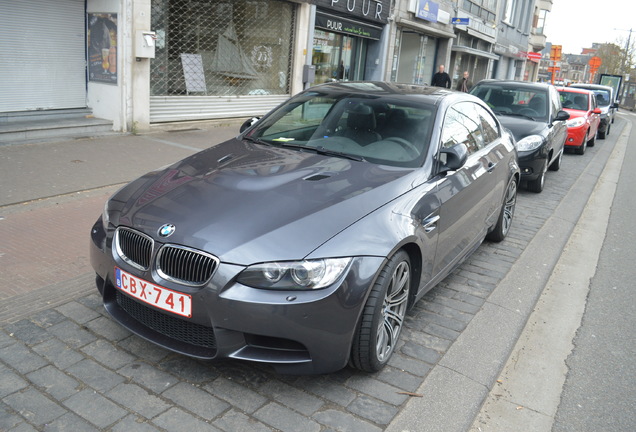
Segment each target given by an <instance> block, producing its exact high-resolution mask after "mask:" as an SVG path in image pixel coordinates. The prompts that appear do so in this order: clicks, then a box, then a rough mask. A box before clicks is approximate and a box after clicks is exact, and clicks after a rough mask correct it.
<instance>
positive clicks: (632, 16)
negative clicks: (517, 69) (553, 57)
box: [544, 0, 636, 54]
mask: <svg viewBox="0 0 636 432" xmlns="http://www.w3.org/2000/svg"><path fill="white" fill-rule="evenodd" d="M630 29H632V30H633V31H632V33H631V42H630V46H632V47H635V46H636V2H632V0H553V3H552V11H551V12H550V13H549V14H548V18H547V22H546V26H545V29H544V34H545V35H546V37H547V39H548V42H551V43H552V44H553V45H562V46H563V50H562V52H563V53H564V54H581V50H582V49H583V48H590V47H591V46H592V43H594V42H598V43H618V41H619V40H621V41H622V43H620V44H619V45H620V46H621V47H623V48H624V47H625V44H626V42H627V37H628V36H629V30H630Z"/></svg>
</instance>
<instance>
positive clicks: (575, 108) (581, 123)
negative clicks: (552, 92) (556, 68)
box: [557, 87, 601, 155]
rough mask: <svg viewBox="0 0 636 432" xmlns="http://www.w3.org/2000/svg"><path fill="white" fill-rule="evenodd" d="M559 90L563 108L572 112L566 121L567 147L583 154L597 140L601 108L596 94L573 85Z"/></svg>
mask: <svg viewBox="0 0 636 432" xmlns="http://www.w3.org/2000/svg"><path fill="white" fill-rule="evenodd" d="M557 90H558V91H559V94H560V95H561V104H562V105H563V109H564V110H565V111H567V112H568V113H569V114H570V119H569V120H568V121H567V122H566V124H567V126H568V138H567V139H566V140H565V145H566V148H568V147H569V148H574V151H575V152H576V153H577V154H580V155H582V154H584V153H585V149H586V148H587V146H588V145H589V146H590V147H592V146H593V145H594V142H595V141H596V132H597V131H598V127H599V124H600V123H601V109H600V108H599V107H598V106H597V104H596V96H595V95H594V93H593V92H591V91H589V90H584V89H579V88H573V87H561V88H558V89H557Z"/></svg>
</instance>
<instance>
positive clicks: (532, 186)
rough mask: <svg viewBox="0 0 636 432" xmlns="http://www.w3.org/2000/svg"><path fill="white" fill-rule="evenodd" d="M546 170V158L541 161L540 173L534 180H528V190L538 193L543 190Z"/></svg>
mask: <svg viewBox="0 0 636 432" xmlns="http://www.w3.org/2000/svg"><path fill="white" fill-rule="evenodd" d="M547 170H548V160H547V159H546V161H545V162H544V163H543V166H542V167H541V174H540V175H539V177H537V178H536V179H534V180H530V181H528V190H529V191H530V192H535V193H539V192H541V191H542V190H543V187H544V186H545V172H546V171H547Z"/></svg>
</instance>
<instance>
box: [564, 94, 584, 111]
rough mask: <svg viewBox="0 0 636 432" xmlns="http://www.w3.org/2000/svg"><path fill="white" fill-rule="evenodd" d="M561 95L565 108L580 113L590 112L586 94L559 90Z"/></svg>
mask: <svg viewBox="0 0 636 432" xmlns="http://www.w3.org/2000/svg"><path fill="white" fill-rule="evenodd" d="M559 95H560V96H561V105H563V108H567V109H573V110H579V111H587V110H588V96H587V95H586V94H585V93H578V92H572V91H567V90H559Z"/></svg>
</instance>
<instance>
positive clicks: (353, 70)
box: [311, 29, 366, 84]
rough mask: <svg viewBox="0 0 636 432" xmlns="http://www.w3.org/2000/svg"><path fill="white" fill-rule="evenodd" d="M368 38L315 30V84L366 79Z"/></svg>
mask: <svg viewBox="0 0 636 432" xmlns="http://www.w3.org/2000/svg"><path fill="white" fill-rule="evenodd" d="M365 61H366V40H364V39H361V38H354V37H351V36H346V35H342V34H338V33H331V32H326V31H323V30H318V29H316V30H315V33H314V50H313V53H312V61H311V63H312V64H313V65H314V66H316V79H315V81H314V83H315V84H320V83H324V82H327V81H332V80H337V81H354V80H362V79H364V62H365Z"/></svg>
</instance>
